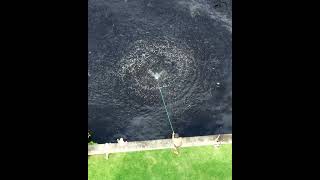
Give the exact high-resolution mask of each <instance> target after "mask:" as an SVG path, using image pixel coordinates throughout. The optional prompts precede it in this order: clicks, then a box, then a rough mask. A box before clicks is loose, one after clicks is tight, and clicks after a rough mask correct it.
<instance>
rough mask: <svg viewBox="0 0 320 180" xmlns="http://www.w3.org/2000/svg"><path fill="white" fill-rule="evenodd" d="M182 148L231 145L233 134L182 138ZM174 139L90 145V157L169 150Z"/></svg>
mask: <svg viewBox="0 0 320 180" xmlns="http://www.w3.org/2000/svg"><path fill="white" fill-rule="evenodd" d="M181 140H182V146H181V147H192V146H208V145H217V144H231V143H232V134H220V135H210V136H195V137H182V138H181ZM173 147H174V146H173V142H172V139H158V140H150V141H132V142H126V143H125V144H121V143H106V144H94V145H88V155H97V154H106V155H108V154H110V153H117V152H133V151H147V150H156V149H169V148H173Z"/></svg>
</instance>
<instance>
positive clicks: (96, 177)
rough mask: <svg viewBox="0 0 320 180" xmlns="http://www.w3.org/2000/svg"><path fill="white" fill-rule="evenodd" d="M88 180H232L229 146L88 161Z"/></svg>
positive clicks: (95, 157)
mask: <svg viewBox="0 0 320 180" xmlns="http://www.w3.org/2000/svg"><path fill="white" fill-rule="evenodd" d="M88 171H89V177H88V179H89V180H114V179H117V180H118V179H119V180H135V179H136V180H142V179H143V180H144V179H146V180H160V179H164V180H171V179H174V180H176V179H177V180H178V179H192V180H193V179H194V180H202V179H210V180H214V179H219V180H220V179H221V180H227V179H232V145H231V144H230V145H222V146H221V147H219V148H217V149H215V148H213V147H212V146H203V147H190V148H181V149H180V155H178V156H177V155H175V154H173V152H172V150H154V151H142V152H130V153H116V154H110V155H109V159H108V160H106V159H105V157H104V155H97V156H90V157H88Z"/></svg>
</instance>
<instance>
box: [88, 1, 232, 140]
mask: <svg viewBox="0 0 320 180" xmlns="http://www.w3.org/2000/svg"><path fill="white" fill-rule="evenodd" d="M88 4H89V9H88V12H89V17H88V23H89V24H88V29H89V34H88V38H89V39H88V40H89V41H88V42H89V49H88V51H89V52H88V66H89V68H88V69H89V72H88V79H89V81H88V92H89V93H88V110H89V119H88V124H89V129H90V131H91V132H93V139H94V140H95V141H96V142H98V143H104V142H113V141H115V140H116V139H117V138H119V137H124V138H125V139H127V140H129V141H133V140H148V139H159V138H167V137H169V136H170V133H171V128H170V125H169V122H168V119H167V116H166V112H165V109H164V106H163V104H162V101H161V96H160V93H159V87H161V90H162V93H163V96H164V99H165V101H166V104H167V108H168V111H169V115H170V118H171V120H172V125H173V128H174V130H175V132H177V133H179V134H180V135H181V136H197V135H209V134H217V133H231V131H232V84H231V83H232V48H231V46H232V38H231V36H232V23H231V22H232V20H231V19H232V18H231V1H230V0H219V1H217V0H161V1H160V0H89V2H88Z"/></svg>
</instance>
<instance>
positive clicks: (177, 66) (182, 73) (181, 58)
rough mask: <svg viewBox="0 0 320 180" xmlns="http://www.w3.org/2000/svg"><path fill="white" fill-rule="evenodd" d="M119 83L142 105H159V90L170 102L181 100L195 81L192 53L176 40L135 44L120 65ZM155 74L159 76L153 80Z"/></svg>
mask: <svg viewBox="0 0 320 180" xmlns="http://www.w3.org/2000/svg"><path fill="white" fill-rule="evenodd" d="M120 68H121V70H120V76H121V79H122V83H123V84H124V85H126V86H127V87H128V88H127V90H128V91H129V94H130V95H133V96H136V97H137V98H140V99H141V100H142V102H143V103H147V104H153V103H159V89H158V87H162V88H164V91H165V96H166V97H167V98H169V99H175V100H177V99H181V96H184V95H186V93H187V92H188V91H189V90H190V88H191V87H192V85H193V82H194V81H195V79H196V77H197V69H196V65H195V60H194V56H193V51H192V50H191V49H190V48H189V47H188V46H187V45H186V44H185V43H183V42H181V41H179V40H176V39H169V38H158V39H154V38H153V39H146V40H138V41H136V42H135V43H133V45H132V46H131V48H130V49H129V51H128V53H127V54H126V55H125V56H124V57H123V58H122V59H121V61H120ZM154 74H160V76H159V78H158V79H156V78H155V77H154Z"/></svg>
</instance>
